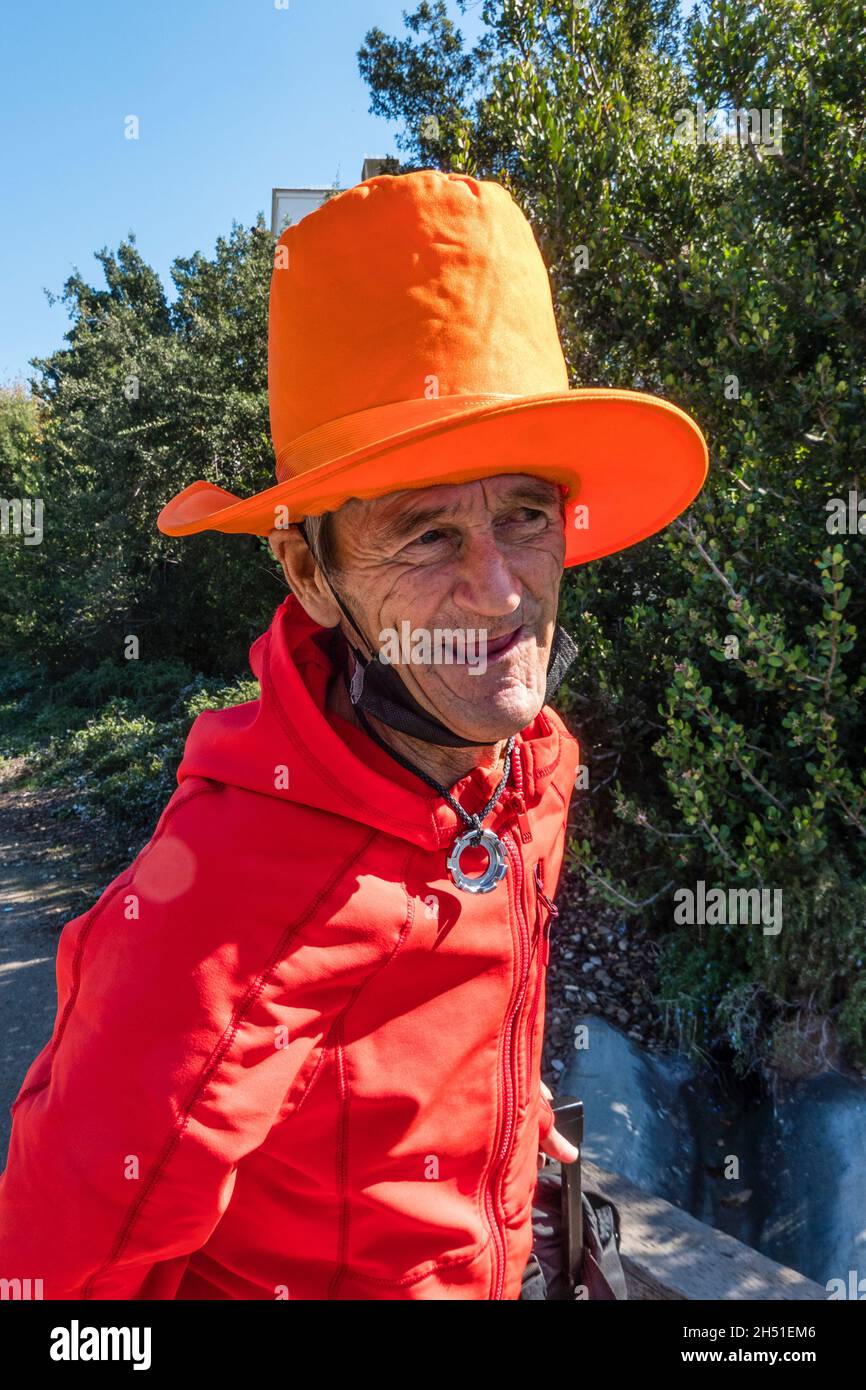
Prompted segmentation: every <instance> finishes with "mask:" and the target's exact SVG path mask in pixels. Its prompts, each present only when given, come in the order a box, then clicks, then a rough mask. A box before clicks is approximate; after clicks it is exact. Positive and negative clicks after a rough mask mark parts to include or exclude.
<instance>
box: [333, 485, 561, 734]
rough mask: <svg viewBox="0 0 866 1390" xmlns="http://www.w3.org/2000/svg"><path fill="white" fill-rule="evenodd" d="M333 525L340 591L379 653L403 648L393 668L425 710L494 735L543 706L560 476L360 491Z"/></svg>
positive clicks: (556, 571)
mask: <svg viewBox="0 0 866 1390" xmlns="http://www.w3.org/2000/svg"><path fill="white" fill-rule="evenodd" d="M334 536H335V543H336V557H337V562H338V564H339V567H340V573H339V574H338V575H337V576H336V577H335V580H334V583H335V587H336V588H337V591H338V593H339V594H340V597H341V598H342V599H343V601H344V603H345V604H346V606H347V607H348V608H349V609H350V611H351V612H352V613H353V615H354V617H355V619H356V621H357V622H358V624H359V626H360V627H361V629H362V631H363V632H364V633H365V634H366V635H367V637H368V639H369V641H370V643H371V644H372V646H373V652H374V655H378V653H379V652H380V651H381V650H384V651H385V652H386V653H390V654H391V657H392V659H393V657H394V653H395V652H396V653H397V660H396V661H395V669H396V670H397V672H398V674H399V675H400V677H401V678H402V680H403V682H404V683H405V685H406V687H407V688H408V689H409V690H410V691H411V692H412V694H413V695H414V696H415V698H416V699H417V700H418V702H419V703H420V704H421V705H422V706H423V707H424V708H425V709H426V710H428V711H429V712H431V713H432V714H434V715H435V716H436V718H438V719H440V720H441V721H442V723H443V724H445V725H446V726H447V727H448V728H449V729H451V730H452V731H453V732H454V733H456V734H459V735H460V736H462V737H463V738H468V739H473V740H478V741H488V740H489V741H490V742H494V741H496V740H498V739H501V738H507V737H510V735H511V734H513V733H517V732H518V731H519V730H520V729H523V728H525V727H526V725H527V724H528V723H530V722H531V721H532V720H533V719H534V718H535V716H536V714H537V713H538V711H539V710H540V708H541V706H542V705H543V703H544V692H545V685H546V673H547V664H548V658H549V655H550V647H551V643H552V641H553V633H554V628H555V625H556V612H557V601H558V597H559V585H560V581H561V578H562V568H563V562H564V559H565V535H564V529H563V513H562V502H561V493H560V490H559V488H558V487H557V485H556V484H555V483H552V482H549V481H548V480H546V479H542V478H537V477H531V476H529V475H527V474H501V475H499V476H497V477H494V478H485V479H482V480H480V481H478V482H471V483H459V484H458V483H455V484H443V485H441V486H435V487H429V488H423V489H410V490H406V491H403V492H398V493H390V494H389V495H388V496H387V497H379V498H373V499H359V498H353V499H352V500H351V501H349V502H347V503H346V504H345V505H344V506H343V507H342V508H340V510H339V512H338V513H337V514H336V516H335V526H334ZM405 625H408V628H407V627H406V626H405ZM344 627H345V630H346V631H347V633H349V634H350V635H351V638H352V641H353V642H357V640H358V638H357V634H356V633H354V632H352V631H351V630H350V629H349V627H348V624H344ZM517 629H519V631H516V630H517ZM511 633H514V634H515V635H514V637H513V640H512V641H511V642H510V644H509V645H508V647H507V648H506V649H505V650H504V651H500V652H497V651H496V646H497V639H501V638H502V637H503V636H504V635H506V634H511ZM392 634H393V636H392ZM437 634H438V635H437ZM425 635H426V636H425ZM398 644H400V645H398ZM407 648H408V655H409V657H410V659H409V660H408V661H407V660H406V654H407ZM449 656H450V658H451V659H449Z"/></svg>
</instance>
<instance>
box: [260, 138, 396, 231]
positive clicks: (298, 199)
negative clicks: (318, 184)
mask: <svg viewBox="0 0 866 1390" xmlns="http://www.w3.org/2000/svg"><path fill="white" fill-rule="evenodd" d="M389 163H391V161H390V160H388V159H387V158H384V157H379V156H370V155H368V156H367V158H366V159H365V160H364V163H363V166H362V168H361V178H360V182H361V183H363V182H364V180H365V179H372V178H375V176H376V174H382V173H385V172H387V166H388V165H389ZM342 191H343V190H342V189H341V188H337V187H336V185H334V186H332V187H331V188H274V189H272V190H271V231H272V232H273V234H274V236H275V237H277V236H279V235H280V232H284V231H285V229H286V227H288V226H289V224H291V225H292V226H294V224H295V223H296V222H300V220H301V218H302V217H306V215H307V213H308V212H314V211H315V210H316V208H319V207H321V206H322V203H324V201H325V199H326V198H333V196H334V194H335V193H342Z"/></svg>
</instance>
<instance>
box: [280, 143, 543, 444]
mask: <svg viewBox="0 0 866 1390" xmlns="http://www.w3.org/2000/svg"><path fill="white" fill-rule="evenodd" d="M268 387H269V398H270V414H271V432H272V436H273V442H274V450H275V453H276V456H277V462H278V465H279V464H280V463H281V462H282V461H284V460H286V458H287V456H290V454H291V451H292V443H293V441H294V440H295V439H296V438H298V437H299V436H301V435H304V434H305V433H306V432H307V431H309V430H313V429H316V428H317V427H319V426H322V425H324V424H326V423H327V422H328V421H331V420H335V419H339V418H340V417H342V416H346V415H351V414H353V413H355V412H357V411H363V410H369V409H372V408H374V407H376V406H382V405H389V404H393V403H395V402H399V401H409V400H415V399H419V400H421V399H425V398H428V399H429V398H432V397H436V396H440V397H441V396H454V395H468V396H479V395H497V394H502V395H515V396H517V395H532V394H535V393H543V392H547V391H550V392H555V391H566V390H567V389H568V370H567V367H566V363H565V358H564V356H563V352H562V346H561V344H560V341H559V335H558V333H557V329H556V319H555V316H554V312H553V303H552V298H551V292H550V281H549V278H548V274H547V270H546V268H545V265H544V261H543V259H542V256H541V253H540V251H539V248H538V244H537V242H536V240H535V237H534V235H533V232H532V228H531V227H530V225H529V223H528V221H527V220H526V217H525V216H524V214H523V213H522V211H521V210H520V208H519V207H518V205H517V203H516V202H515V201H514V199H513V198H512V197H511V195H510V194H509V193H508V191H507V190H506V189H505V188H503V187H502V186H501V185H500V184H498V183H493V182H489V181H486V180H478V179H474V178H472V177H471V176H469V175H467V174H453V173H443V172H440V171H439V170H434V169H423V170H418V171H415V172H412V173H409V174H380V175H377V176H376V177H375V178H372V179H367V180H366V181H365V182H363V183H359V184H356V185H355V186H354V187H353V188H350V189H347V190H346V191H345V192H344V193H341V194H339V195H338V196H337V197H335V198H331V199H329V200H328V201H327V202H325V203H324V204H323V205H322V206H321V207H320V208H318V209H317V210H316V211H315V212H312V213H309V214H308V215H307V216H306V217H304V218H302V219H301V221H300V222H298V223H297V224H296V225H295V226H290V227H288V228H287V229H286V230H285V231H284V232H283V233H282V235H281V236H280V238H279V241H278V242H277V246H276V251H275V257H274V269H273V273H272V276H271V292H270V316H269V341H268ZM289 467H290V464H289Z"/></svg>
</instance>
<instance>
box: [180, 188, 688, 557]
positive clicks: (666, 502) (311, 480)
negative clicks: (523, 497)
mask: <svg viewBox="0 0 866 1390" xmlns="http://www.w3.org/2000/svg"><path fill="white" fill-rule="evenodd" d="M268 389H269V396H270V415H271V433H272V436H273V443H274V451H275V454H276V474H277V483H276V486H274V487H269V488H266V489H265V490H264V491H263V492H258V493H256V494H255V495H254V496H253V497H244V498H240V497H236V496H235V495H234V494H233V493H231V492H227V491H226V490H225V489H224V488H221V487H217V486H216V485H215V484H214V483H207V482H201V481H200V482H195V483H191V484H190V486H189V487H186V488H184V489H183V491H182V492H179V493H178V494H177V496H176V497H173V498H172V500H171V501H170V502H169V503H168V505H167V506H166V507H164V508H163V510H162V511H161V512H160V514H159V517H158V520H157V525H158V526H159V528H160V530H161V531H164V532H166V533H167V534H168V535H171V536H185V535H190V534H192V533H193V532H197V531H208V530H209V531H227V532H246V533H250V534H253V535H258V536H265V535H267V534H268V532H269V531H271V530H272V529H274V527H277V526H285V525H287V524H291V523H293V522H297V521H300V520H302V519H303V518H304V517H305V516H311V515H318V514H320V513H322V512H326V511H334V510H336V508H338V507H339V506H341V505H342V503H343V502H345V501H346V500H347V499H348V498H350V497H379V496H381V495H383V494H384V493H389V492H398V491H401V490H403V489H404V488H423V487H431V486H434V485H435V484H437V483H463V482H470V481H471V480H473V479H476V478H485V477H490V476H491V475H494V474H501V473H531V474H534V475H537V476H539V477H543V478H549V479H551V480H552V481H554V482H556V483H559V484H561V485H564V486H565V487H567V489H568V491H567V495H566V553H565V564H566V566H569V565H576V564H582V563H584V562H586V561H588V560H594V559H597V558H598V557H599V556H601V555H609V554H611V553H612V552H613V551H616V550H622V549H624V548H625V547H626V546H629V545H634V544H635V543H636V542H637V541H640V540H643V539H644V538H645V537H646V536H651V535H653V533H654V532H656V531H659V530H660V529H661V528H662V527H664V526H666V525H667V524H668V523H669V522H670V521H672V520H673V519H674V517H676V516H678V515H679V514H680V512H682V511H683V510H684V509H685V508H686V507H687V506H688V505H689V503H690V502H691V501H692V500H693V498H694V497H695V495H696V494H697V493H698V491H699V490H700V488H701V486H702V484H703V482H704V479H705V477H706V473H707V447H706V443H705V441H704V437H703V435H702V434H701V431H700V429H699V428H698V426H697V425H696V424H695V422H694V420H692V419H691V417H690V416H689V415H687V414H686V413H685V412H684V411H683V410H680V409H679V408H678V407H677V406H675V405H672V404H671V403H670V402H668V401H665V400H662V399H660V398H659V397H657V396H651V395H647V394H645V393H643V392H640V391H620V390H613V389H608V388H600V387H590V388H579V389H573V390H570V389H569V386H568V371H567V368H566V363H565V358H564V356H563V352H562V346H561V344H560V341H559V336H558V334H557V330H556V321H555V318H554V312H553V303H552V299H551V292H550V282H549V278H548V273H547V270H546V268H545V265H544V262H543V260H542V257H541V253H540V251H539V249H538V245H537V243H536V240H535V237H534V235H533V233H532V229H531V227H530V225H529V223H528V222H527V220H526V218H525V217H524V215H523V213H522V212H521V210H520V208H519V207H518V206H517V204H516V203H515V202H514V200H513V198H512V197H511V195H510V194H509V193H508V192H507V190H506V189H505V188H503V187H502V185H501V184H498V183H494V182H490V181H487V180H479V179H474V178H471V177H470V176H469V175H466V174H452V173H441V172H439V171H438V170H433V169H422V170H418V171H415V172H413V173H409V174H398V175H392V174H381V175H378V176H377V177H376V178H372V179H367V180H365V182H363V183H359V184H356V185H355V186H354V187H353V188H349V189H347V190H346V191H345V192H344V193H341V194H339V195H338V196H337V197H334V198H331V199H330V200H328V201H327V202H325V203H324V204H323V205H322V206H321V207H320V208H318V209H317V210H316V211H315V212H312V213H309V214H308V215H307V216H306V217H304V218H303V219H302V220H301V221H300V222H299V223H297V225H296V226H291V227H288V228H287V229H286V231H285V232H283V234H282V236H281V237H280V238H279V241H278V242H277V245H276V248H275V257H274V269H273V273H272V276H271V295H270V323H269V337H268Z"/></svg>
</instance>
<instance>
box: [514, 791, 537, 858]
mask: <svg viewBox="0 0 866 1390" xmlns="http://www.w3.org/2000/svg"><path fill="white" fill-rule="evenodd" d="M511 805H512V807H513V808H514V810H515V812H516V814H517V825H518V827H519V830H520V838H521V840H522V841H523V843H524V844H525V845H528V844H529V842H530V841H531V839H532V827H531V825H530V824H529V816H528V815H527V813H526V802H525V801H524V800H523V795H522V793H521V792H518V791H514V792H512V793H511Z"/></svg>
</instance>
